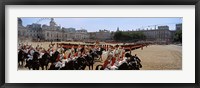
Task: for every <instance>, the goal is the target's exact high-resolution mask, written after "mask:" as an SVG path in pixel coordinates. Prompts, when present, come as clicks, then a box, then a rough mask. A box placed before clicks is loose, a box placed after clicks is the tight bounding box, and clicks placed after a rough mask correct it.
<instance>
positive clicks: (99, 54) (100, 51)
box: [96, 48, 105, 61]
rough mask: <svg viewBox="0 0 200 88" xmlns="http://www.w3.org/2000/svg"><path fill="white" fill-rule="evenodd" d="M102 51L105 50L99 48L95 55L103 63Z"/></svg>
mask: <svg viewBox="0 0 200 88" xmlns="http://www.w3.org/2000/svg"><path fill="white" fill-rule="evenodd" d="M104 50H105V49H104V48H100V50H99V51H98V50H97V51H96V54H97V55H98V58H99V59H100V61H103V60H102V57H101V56H102V54H103V51H104Z"/></svg>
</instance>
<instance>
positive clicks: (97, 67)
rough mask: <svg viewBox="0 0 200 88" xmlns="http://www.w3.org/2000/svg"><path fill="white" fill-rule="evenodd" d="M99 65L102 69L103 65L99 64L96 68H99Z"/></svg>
mask: <svg viewBox="0 0 200 88" xmlns="http://www.w3.org/2000/svg"><path fill="white" fill-rule="evenodd" d="M99 67H101V69H102V67H103V65H97V66H96V69H95V70H99ZM101 69H100V70H101Z"/></svg>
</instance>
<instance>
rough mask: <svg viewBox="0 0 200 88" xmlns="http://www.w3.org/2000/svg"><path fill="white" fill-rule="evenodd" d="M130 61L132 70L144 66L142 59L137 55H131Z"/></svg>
mask: <svg viewBox="0 0 200 88" xmlns="http://www.w3.org/2000/svg"><path fill="white" fill-rule="evenodd" d="M128 62H129V65H130V67H131V69H132V70H140V68H142V64H141V63H140V62H141V60H140V59H139V58H138V57H137V56H136V55H135V56H131V58H130V60H129V61H128Z"/></svg>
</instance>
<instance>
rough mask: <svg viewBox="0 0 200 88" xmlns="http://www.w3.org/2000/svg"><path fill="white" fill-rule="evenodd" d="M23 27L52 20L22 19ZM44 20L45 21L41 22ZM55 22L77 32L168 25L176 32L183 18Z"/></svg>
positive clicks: (62, 19)
mask: <svg viewBox="0 0 200 88" xmlns="http://www.w3.org/2000/svg"><path fill="white" fill-rule="evenodd" d="M21 19H22V21H23V25H24V26H26V25H28V24H32V23H37V22H38V21H39V20H40V21H39V22H38V23H39V24H42V25H43V24H46V25H49V22H50V18H45V19H44V18H35V17H34V18H30V17H26V18H21ZM41 19H43V20H41ZM54 21H55V22H56V24H57V25H58V26H61V27H65V28H69V27H73V28H76V30H79V29H86V30H87V31H88V32H96V31H99V30H103V29H106V30H110V31H116V30H117V28H118V27H119V30H124V31H126V30H136V29H138V28H140V29H143V28H145V29H146V28H148V29H151V28H155V25H157V26H163V25H168V26H169V29H170V30H175V24H177V23H182V18H181V17H170V18H169V17H159V18H134V17H133V18H132V17H131V18H130V17H128V18H125V17H123V18H119V17H117V18H111V17H108V18H105V17H103V18H78V17H76V18H54Z"/></svg>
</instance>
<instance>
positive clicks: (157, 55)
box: [19, 42, 182, 70]
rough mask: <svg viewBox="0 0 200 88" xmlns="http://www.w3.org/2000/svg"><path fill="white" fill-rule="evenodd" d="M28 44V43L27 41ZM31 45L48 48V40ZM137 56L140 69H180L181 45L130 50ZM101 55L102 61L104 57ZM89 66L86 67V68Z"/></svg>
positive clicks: (96, 63) (152, 46) (151, 46)
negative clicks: (139, 60) (139, 61)
mask: <svg viewBox="0 0 200 88" xmlns="http://www.w3.org/2000/svg"><path fill="white" fill-rule="evenodd" d="M29 44H30V43H29ZM31 44H32V45H33V46H36V45H37V44H39V45H40V44H42V45H43V47H45V48H48V45H49V44H50V43H49V42H43V43H31ZM134 54H137V56H138V57H139V58H140V59H141V60H142V62H141V64H142V65H143V67H142V68H141V70H181V69H182V46H178V45H150V46H148V47H144V48H143V50H142V49H137V50H133V51H132V55H134ZM106 57H107V56H106V54H104V55H103V61H104V60H105V58H106ZM103 61H102V62H100V61H97V62H95V64H94V67H93V69H95V68H96V66H97V65H99V64H103ZM88 69H89V68H88V67H86V70H88ZM19 70H28V69H27V68H19Z"/></svg>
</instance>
